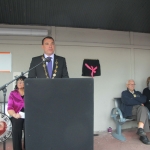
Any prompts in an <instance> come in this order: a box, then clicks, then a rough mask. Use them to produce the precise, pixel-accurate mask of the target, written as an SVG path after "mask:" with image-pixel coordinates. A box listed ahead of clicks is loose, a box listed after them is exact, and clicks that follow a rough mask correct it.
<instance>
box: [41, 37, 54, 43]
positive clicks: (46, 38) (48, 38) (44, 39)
mask: <svg viewBox="0 0 150 150" xmlns="http://www.w3.org/2000/svg"><path fill="white" fill-rule="evenodd" d="M45 39H51V40H53V42H54V39H53V38H52V37H51V36H47V37H45V38H44V39H43V40H42V45H43V44H44V40H45Z"/></svg>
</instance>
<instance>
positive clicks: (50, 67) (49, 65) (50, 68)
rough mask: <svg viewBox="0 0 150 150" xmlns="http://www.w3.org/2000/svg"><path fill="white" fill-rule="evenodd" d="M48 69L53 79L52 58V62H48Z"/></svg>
mask: <svg viewBox="0 0 150 150" xmlns="http://www.w3.org/2000/svg"><path fill="white" fill-rule="evenodd" d="M47 69H48V73H49V77H50V78H51V77H52V60H51V57H50V62H48V65H47Z"/></svg>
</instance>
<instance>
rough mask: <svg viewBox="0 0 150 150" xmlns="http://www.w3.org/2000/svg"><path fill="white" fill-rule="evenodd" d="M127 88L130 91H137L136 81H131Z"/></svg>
mask: <svg viewBox="0 0 150 150" xmlns="http://www.w3.org/2000/svg"><path fill="white" fill-rule="evenodd" d="M127 88H128V89H129V90H130V91H134V89H135V82H134V81H129V82H128V84H127Z"/></svg>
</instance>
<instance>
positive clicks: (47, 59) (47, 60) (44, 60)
mask: <svg viewBox="0 0 150 150" xmlns="http://www.w3.org/2000/svg"><path fill="white" fill-rule="evenodd" d="M50 61H51V57H47V58H44V59H43V62H50Z"/></svg>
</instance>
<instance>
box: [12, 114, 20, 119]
mask: <svg viewBox="0 0 150 150" xmlns="http://www.w3.org/2000/svg"><path fill="white" fill-rule="evenodd" d="M13 117H14V118H16V119H19V118H21V116H20V114H18V113H14V114H13Z"/></svg>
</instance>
